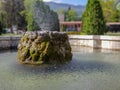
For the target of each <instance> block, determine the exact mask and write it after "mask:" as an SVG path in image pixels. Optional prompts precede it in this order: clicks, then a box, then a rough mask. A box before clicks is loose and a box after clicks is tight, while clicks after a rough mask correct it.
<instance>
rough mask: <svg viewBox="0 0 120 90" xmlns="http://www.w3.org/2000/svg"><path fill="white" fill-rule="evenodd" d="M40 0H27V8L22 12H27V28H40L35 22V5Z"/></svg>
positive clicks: (30, 29)
mask: <svg viewBox="0 0 120 90" xmlns="http://www.w3.org/2000/svg"><path fill="white" fill-rule="evenodd" d="M37 1H39V0H25V1H24V7H25V10H24V11H22V12H21V14H25V16H26V21H27V29H28V30H29V31H34V30H37V29H39V27H38V25H37V23H36V22H35V18H34V5H35V3H37Z"/></svg>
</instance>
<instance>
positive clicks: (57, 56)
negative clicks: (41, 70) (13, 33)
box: [18, 31, 72, 64]
mask: <svg viewBox="0 0 120 90" xmlns="http://www.w3.org/2000/svg"><path fill="white" fill-rule="evenodd" d="M18 59H19V61H20V62H21V63H23V64H59V63H65V62H67V61H70V60H71V59H72V53H71V47H70V44H69V41H68V36H67V34H66V33H60V32H56V31H52V32H50V31H49V32H48V31H37V32H26V33H25V34H24V35H23V37H22V39H21V41H20V43H19V45H18Z"/></svg>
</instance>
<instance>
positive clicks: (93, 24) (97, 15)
mask: <svg viewBox="0 0 120 90" xmlns="http://www.w3.org/2000/svg"><path fill="white" fill-rule="evenodd" d="M82 25H83V26H82V30H83V32H84V33H86V34H89V35H101V34H104V32H105V31H106V24H105V20H104V17H103V11H102V8H101V5H100V2H99V0H88V3H87V6H86V9H85V11H84V13H83V15H82Z"/></svg>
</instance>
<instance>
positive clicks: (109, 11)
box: [100, 0, 120, 22]
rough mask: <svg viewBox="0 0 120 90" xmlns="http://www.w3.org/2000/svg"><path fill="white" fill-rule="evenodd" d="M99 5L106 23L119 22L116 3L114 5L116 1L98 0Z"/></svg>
mask: <svg viewBox="0 0 120 90" xmlns="http://www.w3.org/2000/svg"><path fill="white" fill-rule="evenodd" d="M100 3H101V5H102V9H103V14H104V17H105V20H106V21H107V22H119V21H120V9H119V7H118V6H117V5H118V3H116V0H100ZM117 9H118V10H117Z"/></svg>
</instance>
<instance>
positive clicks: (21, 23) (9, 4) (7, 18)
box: [0, 0, 26, 29]
mask: <svg viewBox="0 0 120 90" xmlns="http://www.w3.org/2000/svg"><path fill="white" fill-rule="evenodd" d="M23 1H24V0H4V2H3V1H0V20H1V21H2V25H3V27H7V28H11V29H12V25H17V26H18V27H25V25H26V23H25V18H24V17H23V16H21V15H20V12H21V11H22V10H23V9H24V6H23Z"/></svg>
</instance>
